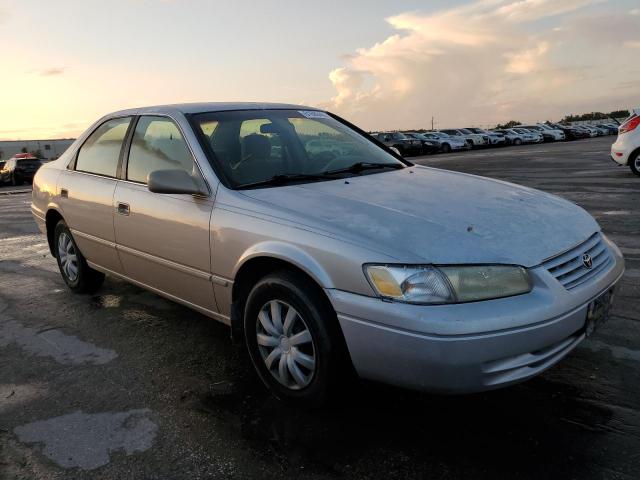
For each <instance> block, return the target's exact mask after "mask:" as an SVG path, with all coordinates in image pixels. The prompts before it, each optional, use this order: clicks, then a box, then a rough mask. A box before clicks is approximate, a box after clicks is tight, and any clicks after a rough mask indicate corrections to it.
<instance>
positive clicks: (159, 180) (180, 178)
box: [147, 170, 204, 195]
mask: <svg viewBox="0 0 640 480" xmlns="http://www.w3.org/2000/svg"><path fill="white" fill-rule="evenodd" d="M147 188H148V189H149V191H150V192H153V193H183V194H188V195H198V194H203V193H204V192H203V191H202V189H201V188H200V187H199V186H198V184H197V183H196V180H195V179H194V178H193V177H192V176H191V175H189V174H188V173H187V172H185V171H184V170H155V171H153V172H151V173H150V174H149V176H148V177H147Z"/></svg>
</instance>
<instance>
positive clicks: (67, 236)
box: [53, 220, 104, 293]
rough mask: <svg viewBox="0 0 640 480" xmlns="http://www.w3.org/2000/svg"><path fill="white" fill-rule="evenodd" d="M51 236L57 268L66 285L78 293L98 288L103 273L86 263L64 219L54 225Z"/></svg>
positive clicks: (102, 280)
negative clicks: (53, 242)
mask: <svg viewBox="0 0 640 480" xmlns="http://www.w3.org/2000/svg"><path fill="white" fill-rule="evenodd" d="M53 238H54V241H55V247H56V250H55V251H56V259H57V260H58V268H59V269H60V274H61V275H62V278H63V279H64V281H65V283H66V284H67V286H68V287H69V288H70V289H71V290H73V291H75V292H78V293H92V292H95V291H96V290H97V289H98V288H100V286H101V285H102V283H103V282H104V273H101V272H98V271H97V270H94V269H93V268H91V267H90V266H89V265H87V261H86V259H85V258H84V256H83V255H82V253H81V252H80V250H79V249H78V246H77V245H76V242H75V240H74V239H73V236H72V235H71V231H70V230H69V227H67V224H66V223H64V220H60V221H59V222H58V224H57V225H56V229H55V231H54V236H53Z"/></svg>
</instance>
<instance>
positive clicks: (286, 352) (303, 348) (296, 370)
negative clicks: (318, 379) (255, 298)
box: [256, 300, 316, 390]
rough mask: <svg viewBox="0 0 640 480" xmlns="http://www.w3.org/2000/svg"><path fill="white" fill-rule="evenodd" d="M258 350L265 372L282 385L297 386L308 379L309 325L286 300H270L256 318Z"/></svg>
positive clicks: (312, 357) (311, 365)
mask: <svg viewBox="0 0 640 480" xmlns="http://www.w3.org/2000/svg"><path fill="white" fill-rule="evenodd" d="M256 336H257V340H258V350H259V351H260V355H261V357H262V360H263V361H264V364H265V366H266V367H267V370H269V373H271V375H272V376H273V377H274V378H275V379H276V380H278V382H280V383H281V384H282V385H284V386H285V387H287V388H290V389H292V390H300V389H301V388H304V387H306V386H307V385H309V383H311V380H312V379H313V375H314V373H315V368H316V350H315V346H314V344H313V338H312V337H311V332H310V331H309V327H307V324H306V323H305V321H304V319H303V318H302V317H301V316H300V314H299V313H298V312H297V311H296V310H295V309H294V308H293V307H292V306H291V305H289V304H287V303H285V302H282V301H280V300H271V301H270V302H267V303H266V304H265V305H264V306H263V307H262V308H261V309H260V313H259V314H258V318H257V320H256Z"/></svg>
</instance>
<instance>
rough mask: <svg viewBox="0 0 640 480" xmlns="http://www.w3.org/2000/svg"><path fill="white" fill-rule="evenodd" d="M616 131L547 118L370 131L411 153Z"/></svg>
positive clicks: (608, 126) (405, 153)
mask: <svg viewBox="0 0 640 480" xmlns="http://www.w3.org/2000/svg"><path fill="white" fill-rule="evenodd" d="M617 133H618V126H617V125H616V124H613V123H599V124H595V125H562V124H559V123H552V122H546V123H536V124H531V125H518V126H515V127H512V128H494V129H492V130H485V129H482V128H476V127H469V128H447V129H442V130H430V131H426V132H417V131H404V132H400V131H396V132H373V133H371V135H372V136H373V137H374V138H376V139H377V140H378V141H380V142H381V143H383V144H384V145H386V146H387V147H389V148H391V149H392V150H394V151H395V152H397V153H399V154H400V155H402V156H411V155H425V154H430V153H437V152H442V153H449V152H452V151H457V150H465V149H471V148H482V147H498V146H503V145H522V144H525V143H542V142H561V141H566V140H578V139H580V138H590V137H597V136H601V135H615V134H617Z"/></svg>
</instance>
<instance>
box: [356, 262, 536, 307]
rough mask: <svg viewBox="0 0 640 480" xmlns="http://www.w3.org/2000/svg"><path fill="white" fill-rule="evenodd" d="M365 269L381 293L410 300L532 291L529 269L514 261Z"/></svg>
mask: <svg viewBox="0 0 640 480" xmlns="http://www.w3.org/2000/svg"><path fill="white" fill-rule="evenodd" d="M364 271H365V273H366V275H367V278H368V279H369V282H370V283H371V286H372V287H373V288H374V290H375V291H376V292H377V293H378V294H379V295H380V296H381V297H384V298H389V299H393V300H398V301H402V302H408V303H426V304H444V303H462V302H475V301H478V300H489V299H493V298H502V297H510V296H513V295H520V294H522V293H528V292H530V291H531V279H530V278H529V274H528V272H527V271H526V270H525V269H524V268H522V267H518V266H512V265H460V266H438V267H435V266H431V265H424V266H422V265H365V267H364Z"/></svg>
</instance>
